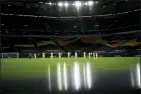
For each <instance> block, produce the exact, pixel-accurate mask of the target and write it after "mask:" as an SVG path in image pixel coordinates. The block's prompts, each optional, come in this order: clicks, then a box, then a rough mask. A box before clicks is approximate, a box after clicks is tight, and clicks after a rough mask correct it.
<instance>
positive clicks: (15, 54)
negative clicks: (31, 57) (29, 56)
mask: <svg viewBox="0 0 141 94" xmlns="http://www.w3.org/2000/svg"><path fill="white" fill-rule="evenodd" d="M19 55H20V54H19V53H1V57H2V59H3V58H19Z"/></svg>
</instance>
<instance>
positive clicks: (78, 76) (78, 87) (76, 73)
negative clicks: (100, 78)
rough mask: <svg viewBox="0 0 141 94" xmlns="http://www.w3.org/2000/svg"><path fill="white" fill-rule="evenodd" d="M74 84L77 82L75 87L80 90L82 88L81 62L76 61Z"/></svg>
mask: <svg viewBox="0 0 141 94" xmlns="http://www.w3.org/2000/svg"><path fill="white" fill-rule="evenodd" d="M73 73H74V84H75V89H76V90H79V89H80V86H81V85H80V70H79V64H78V63H76V62H75V63H74V71H73Z"/></svg>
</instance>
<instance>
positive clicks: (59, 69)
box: [57, 63, 62, 91]
mask: <svg viewBox="0 0 141 94" xmlns="http://www.w3.org/2000/svg"><path fill="white" fill-rule="evenodd" d="M57 80H58V81H57V82H58V89H59V90H60V91H61V90H62V75H61V66H60V63H58V65H57Z"/></svg>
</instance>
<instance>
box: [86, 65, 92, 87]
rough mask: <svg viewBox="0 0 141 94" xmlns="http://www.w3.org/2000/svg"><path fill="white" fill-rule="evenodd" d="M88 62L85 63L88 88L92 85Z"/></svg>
mask: <svg viewBox="0 0 141 94" xmlns="http://www.w3.org/2000/svg"><path fill="white" fill-rule="evenodd" d="M90 66H91V65H90V63H87V64H86V77H87V85H88V88H89V89H90V88H91V87H92V77H91V67H90Z"/></svg>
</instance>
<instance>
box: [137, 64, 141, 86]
mask: <svg viewBox="0 0 141 94" xmlns="http://www.w3.org/2000/svg"><path fill="white" fill-rule="evenodd" d="M136 69H137V82H138V83H137V84H138V88H141V73H140V71H141V70H140V64H139V63H138V64H137V67H136Z"/></svg>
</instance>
